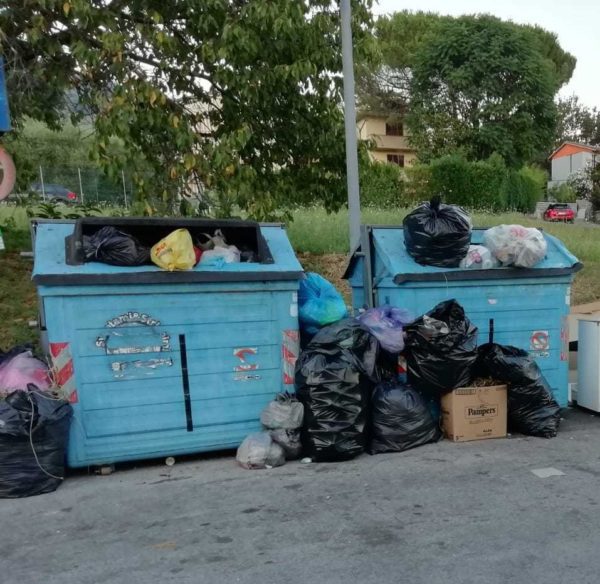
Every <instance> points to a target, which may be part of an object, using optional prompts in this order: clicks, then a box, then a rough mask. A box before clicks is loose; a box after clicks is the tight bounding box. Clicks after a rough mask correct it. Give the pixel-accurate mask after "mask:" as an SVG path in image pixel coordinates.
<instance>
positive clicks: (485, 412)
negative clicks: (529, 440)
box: [442, 385, 507, 442]
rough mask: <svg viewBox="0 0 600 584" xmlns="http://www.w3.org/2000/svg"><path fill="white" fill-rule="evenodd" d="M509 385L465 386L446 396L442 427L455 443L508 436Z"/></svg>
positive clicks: (443, 401)
mask: <svg viewBox="0 0 600 584" xmlns="http://www.w3.org/2000/svg"><path fill="white" fill-rule="evenodd" d="M506 389H507V388H506V385H493V386H490V387H461V388H459V389H455V390H454V391H452V392H450V393H447V394H446V395H444V396H443V397H442V427H443V430H444V435H445V436H446V438H448V440H452V441H453V442H467V441H469V440H483V439H485V438H505V437H506V412H507V403H506Z"/></svg>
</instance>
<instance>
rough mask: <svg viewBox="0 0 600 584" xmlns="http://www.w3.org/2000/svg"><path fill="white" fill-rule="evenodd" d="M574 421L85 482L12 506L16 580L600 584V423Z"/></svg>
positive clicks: (2, 522)
mask: <svg viewBox="0 0 600 584" xmlns="http://www.w3.org/2000/svg"><path fill="white" fill-rule="evenodd" d="M566 418H567V419H566V420H565V421H564V422H563V430H562V432H561V434H560V435H559V437H558V438H556V439H553V440H544V439H535V438H523V437H513V438H511V439H507V440H494V441H483V442H472V443H465V444H451V443H448V442H441V443H439V444H435V445H429V446H426V447H423V448H419V449H416V450H413V451H410V452H407V453H403V454H389V455H388V454H386V455H378V456H373V457H370V456H366V455H365V456H362V457H360V458H359V459H356V460H354V461H351V462H346V463H340V464H311V465H301V464H299V463H293V464H288V465H286V466H284V467H281V468H278V469H273V470H270V471H246V470H243V469H241V468H239V467H237V466H236V465H235V463H234V461H233V459H232V458H230V457H218V458H215V457H212V458H196V459H194V460H191V461H190V460H188V461H185V462H179V463H177V464H176V465H175V466H174V467H166V466H164V465H162V464H147V465H144V466H142V467H138V468H136V469H128V470H120V471H119V472H116V473H115V474H113V475H111V476H108V477H99V476H86V475H80V476H75V477H72V478H70V479H69V480H68V481H67V482H65V484H64V485H63V486H62V487H61V488H60V489H59V490H58V491H57V492H56V493H54V494H51V495H43V496H40V497H34V498H31V499H23V500H14V501H8V500H4V501H0V526H1V528H2V529H1V531H0V533H1V539H2V543H1V548H0V549H1V550H2V552H1V557H0V582H2V584H99V583H102V584H113V583H114V584H117V583H118V584H121V583H123V584H137V583H143V584H154V583H178V584H188V583H189V584H204V583H211V584H212V583H215V584H221V583H233V582H241V583H253V584H254V583H257V584H258V583H260V584H270V583H273V584H296V583H298V584H300V583H302V584H306V583H311V584H337V583H340V584H341V583H344V584H348V583H354V582H357V583H361V584H363V583H374V584H385V583H388V582H390V583H392V582H393V583H402V584H409V583H410V584H421V583H422V584H438V583H439V584H441V583H444V584H462V583H465V584H467V583H468V584H474V583H483V584H509V583H515V584H538V583H539V584H554V583H557V584H558V583H560V584H570V583H577V584H587V583H589V584H597V582H598V578H599V576H598V573H599V571H600V448H599V446H600V418H598V417H593V416H591V415H590V414H584V413H581V412H576V411H571V412H570V413H568V414H567V416H566ZM546 467H553V468H556V469H558V470H560V471H562V472H564V473H565V474H564V476H553V477H550V478H545V479H542V478H538V477H537V476H535V475H534V474H533V473H532V472H531V471H532V469H540V468H546Z"/></svg>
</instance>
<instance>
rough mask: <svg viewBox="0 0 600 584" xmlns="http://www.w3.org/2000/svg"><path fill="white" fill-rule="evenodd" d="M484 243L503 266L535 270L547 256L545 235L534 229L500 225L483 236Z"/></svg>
mask: <svg viewBox="0 0 600 584" xmlns="http://www.w3.org/2000/svg"><path fill="white" fill-rule="evenodd" d="M483 243H484V245H485V247H487V248H488V249H489V250H490V251H491V252H492V254H493V255H494V257H495V258H496V259H497V260H498V261H499V262H500V263H501V264H502V265H503V266H514V267H516V268H533V267H534V266H535V265H536V264H538V263H540V262H541V261H542V260H543V259H544V257H545V256H546V251H547V249H548V244H547V243H546V239H545V238H544V234H543V233H542V232H541V231H540V230H539V229H535V228H533V227H531V228H528V227H523V226H522V225H498V226H496V227H492V228H491V229H488V230H487V231H486V232H485V233H484V234H483Z"/></svg>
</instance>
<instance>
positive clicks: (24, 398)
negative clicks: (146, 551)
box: [0, 386, 73, 498]
mask: <svg viewBox="0 0 600 584" xmlns="http://www.w3.org/2000/svg"><path fill="white" fill-rule="evenodd" d="M35 389H36V388H35V387H34V386H30V390H31V391H15V392H13V393H11V394H10V395H9V396H8V397H7V398H6V399H5V400H3V401H0V498H15V497H30V496H33V495H41V494H42V493H50V492H52V491H55V490H56V489H57V488H58V486H59V485H60V484H61V483H62V481H63V480H64V476H65V454H66V447H67V440H68V434H69V424H70V421H71V416H72V413H73V412H72V408H71V406H70V405H69V403H68V402H66V401H64V400H62V399H57V398H55V397H53V396H52V395H51V394H49V393H40V392H38V391H35Z"/></svg>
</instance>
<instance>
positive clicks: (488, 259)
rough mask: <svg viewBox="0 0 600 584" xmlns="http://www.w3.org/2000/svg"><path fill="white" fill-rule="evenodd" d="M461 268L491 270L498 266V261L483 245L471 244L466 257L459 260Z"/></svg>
mask: <svg viewBox="0 0 600 584" xmlns="http://www.w3.org/2000/svg"><path fill="white" fill-rule="evenodd" d="M459 267H460V268H462V269H463V270H491V269H492V268H498V267H500V262H499V261H498V260H497V259H496V258H495V257H494V256H493V255H492V252H491V251H490V250H489V249H488V248H487V247H484V246H483V245H471V246H469V251H468V252H467V255H466V257H464V258H463V259H462V260H461V262H460V266H459Z"/></svg>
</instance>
